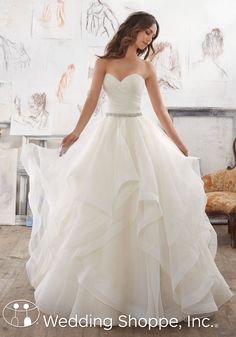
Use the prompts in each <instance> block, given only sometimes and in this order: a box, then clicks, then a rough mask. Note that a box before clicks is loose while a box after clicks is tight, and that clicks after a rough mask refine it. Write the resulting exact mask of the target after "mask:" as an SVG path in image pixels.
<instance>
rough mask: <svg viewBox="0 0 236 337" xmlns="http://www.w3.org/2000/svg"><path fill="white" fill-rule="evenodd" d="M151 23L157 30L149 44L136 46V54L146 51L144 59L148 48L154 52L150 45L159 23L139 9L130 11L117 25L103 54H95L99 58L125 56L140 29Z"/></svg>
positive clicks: (157, 32) (147, 53)
mask: <svg viewBox="0 0 236 337" xmlns="http://www.w3.org/2000/svg"><path fill="white" fill-rule="evenodd" d="M153 24H156V26H157V31H156V34H155V36H154V37H153V39H152V41H151V43H150V44H148V45H147V46H146V48H144V49H139V48H137V55H138V56H139V55H142V54H144V53H145V52H146V54H145V56H144V60H145V59H146V58H147V57H148V55H149V52H150V49H152V51H153V52H154V51H155V50H154V48H153V45H152V42H153V40H155V39H156V37H157V36H158V34H159V24H158V22H157V20H156V18H155V17H154V16H153V15H152V14H149V13H146V12H143V11H139V12H134V13H131V14H130V15H129V16H128V17H127V19H126V20H125V21H124V22H123V23H122V24H121V25H120V26H119V28H118V30H117V32H116V33H115V35H114V36H113V38H112V39H111V41H110V42H109V43H108V44H107V46H106V47H105V54H104V55H102V56H99V55H96V56H98V57H99V58H122V57H124V56H125V54H126V51H127V49H128V46H129V44H130V43H134V42H135V40H136V37H137V35H138V33H139V32H140V31H143V30H145V29H147V28H149V27H150V26H152V25H153Z"/></svg>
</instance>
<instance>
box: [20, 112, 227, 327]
mask: <svg viewBox="0 0 236 337" xmlns="http://www.w3.org/2000/svg"><path fill="white" fill-rule="evenodd" d="M58 152H59V151H58V149H46V148H42V147H40V146H37V145H35V144H26V145H24V147H23V148H22V153H21V161H22V163H23V165H24V167H25V169H26V171H27V173H28V174H29V176H30V192H29V202H30V206H31V210H32V213H33V227H32V234H31V239H30V242H29V254H30V258H29V259H28V261H27V264H26V270H27V273H28V277H29V280H30V283H31V285H32V286H33V287H34V288H35V293H34V294H35V303H36V305H37V306H38V307H39V309H40V310H41V311H43V312H45V313H48V314H52V315H61V316H63V317H67V318H71V317H75V315H76V314H77V316H78V317H84V316H85V315H93V316H94V317H95V316H96V317H100V318H106V317H112V319H113V325H116V324H117V321H118V320H119V316H120V315H121V314H125V315H131V316H132V317H136V318H140V317H144V318H150V317H156V318H162V317H165V318H167V319H170V318H172V317H175V318H177V319H178V320H179V321H181V320H183V319H184V318H186V317H187V315H197V314H202V313H204V314H207V313H208V314H210V313H213V312H215V311H217V310H218V308H219V307H220V306H221V305H222V304H223V303H225V302H226V301H227V300H229V299H230V298H231V297H232V295H233V294H232V292H231V291H230V289H229V286H228V285H227V283H226V282H225V280H224V278H223V276H222V275H221V273H220V272H219V270H218V268H217V266H216V264H215V262H214V258H215V254H216V248H217V237H216V232H215V231H214V229H213V227H212V226H211V224H210V222H209V220H208V217H207V216H206V213H205V204H206V195H205V192H204V185H203V182H202V180H201V178H200V176H199V174H198V173H197V172H196V170H195V169H194V168H193V167H194V162H195V160H196V158H195V157H186V156H184V155H183V154H182V152H181V151H180V150H179V149H178V148H177V147H176V145H175V144H174V143H173V142H172V140H171V139H170V138H169V137H168V136H167V135H166V134H165V132H164V131H163V130H162V129H161V128H160V127H159V126H158V125H156V124H154V123H153V122H152V121H151V120H150V119H149V118H148V117H146V116H139V117H132V118H127V117H126V118H125V117H121V118H117V117H103V118H102V119H100V120H99V121H98V122H96V123H94V124H91V125H90V126H87V127H86V128H85V129H84V131H83V132H82V134H81V136H80V138H79V139H78V140H77V141H76V142H75V143H74V144H73V145H72V146H71V147H70V149H69V150H68V152H67V153H66V154H65V155H64V156H62V157H59V156H58Z"/></svg>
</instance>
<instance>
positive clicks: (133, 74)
mask: <svg viewBox="0 0 236 337" xmlns="http://www.w3.org/2000/svg"><path fill="white" fill-rule="evenodd" d="M107 75H110V76H112V77H113V78H114V79H115V80H116V81H117V82H119V83H122V82H123V81H124V80H125V79H127V78H128V77H131V76H135V75H136V76H139V77H140V78H141V79H142V80H143V81H145V78H144V77H143V76H142V75H140V74H138V73H132V74H129V75H127V76H125V77H124V78H122V80H119V79H118V78H117V77H116V76H114V75H113V74H111V73H109V72H106V74H105V76H107Z"/></svg>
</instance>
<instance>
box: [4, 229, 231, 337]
mask: <svg viewBox="0 0 236 337" xmlns="http://www.w3.org/2000/svg"><path fill="white" fill-rule="evenodd" d="M214 228H215V229H216V231H217V234H218V251H217V256H216V264H217V266H218V268H219V270H220V271H221V273H222V274H223V276H224V278H225V279H226V281H227V282H228V284H229V286H230V287H231V290H232V291H233V293H234V294H236V249H232V248H231V247H230V242H229V235H228V233H227V228H226V226H223V225H215V226H214ZM30 232H31V229H30V228H28V227H25V226H0V265H1V268H0V309H1V311H0V337H21V336H22V337H45V336H50V337H54V336H57V337H60V336H67V337H71V336H77V337H80V336H84V337H86V336H89V337H93V336H99V337H101V336H114V337H117V336H122V337H123V336H132V337H133V336H135V337H138V336H157V335H158V336H163V337H164V336H168V337H180V336H181V337H197V336H202V337H213V336H214V337H236V296H235V295H234V296H233V297H232V299H231V300H230V301H228V302H227V303H225V304H224V305H222V307H221V308H220V309H219V311H218V312H217V313H216V314H214V316H212V318H211V321H210V323H211V325H213V327H208V328H204V327H200V328H199V327H188V326H187V323H183V322H181V325H182V328H181V329H180V330H179V329H177V328H171V327H166V328H162V330H161V331H159V330H158V327H157V328H153V329H151V330H148V328H141V327H131V328H121V327H113V328H112V330H105V329H104V328H103V327H95V328H81V327H75V328H69V327H68V328H61V327H55V328H53V327H50V328H46V327H45V325H44V322H43V320H42V319H39V321H38V324H35V325H33V326H30V327H27V328H15V327H12V326H10V325H8V324H7V323H6V322H5V321H4V319H3V317H2V310H3V308H4V306H5V305H6V304H7V303H8V302H10V301H12V300H15V299H26V300H29V301H32V302H34V296H33V289H32V287H31V286H30V285H29V282H28V279H27V275H26V271H25V262H26V261H27V259H28V241H29V238H30ZM41 318H42V317H41Z"/></svg>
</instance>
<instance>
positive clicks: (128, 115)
mask: <svg viewBox="0 0 236 337" xmlns="http://www.w3.org/2000/svg"><path fill="white" fill-rule="evenodd" d="M106 116H114V117H137V116H142V113H141V112H136V113H133V114H132V113H126V114H122V113H121V114H116V113H112V112H107V113H106Z"/></svg>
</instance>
